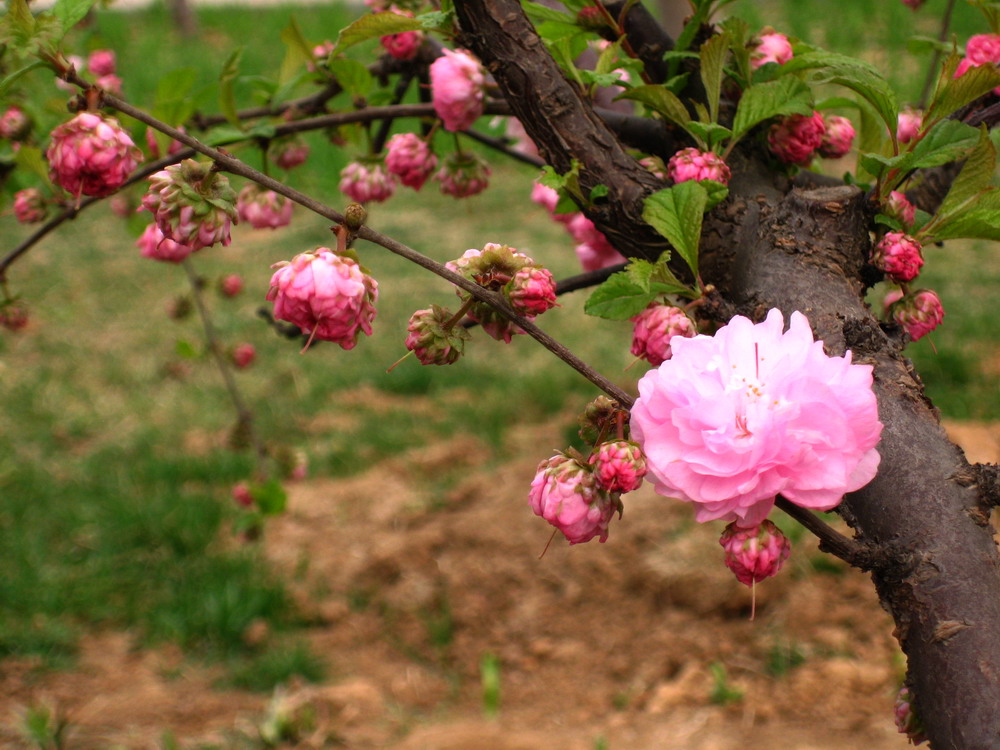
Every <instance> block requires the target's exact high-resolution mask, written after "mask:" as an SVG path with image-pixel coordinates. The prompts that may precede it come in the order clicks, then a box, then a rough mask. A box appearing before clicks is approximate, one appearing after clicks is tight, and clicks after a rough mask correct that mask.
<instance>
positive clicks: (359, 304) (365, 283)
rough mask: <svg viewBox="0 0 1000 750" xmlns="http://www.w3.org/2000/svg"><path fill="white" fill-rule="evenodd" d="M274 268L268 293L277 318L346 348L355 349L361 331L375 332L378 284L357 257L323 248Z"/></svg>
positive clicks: (318, 337)
mask: <svg viewBox="0 0 1000 750" xmlns="http://www.w3.org/2000/svg"><path fill="white" fill-rule="evenodd" d="M274 267H277V270H276V271H275V273H274V276H272V277H271V288H270V290H269V291H268V293H267V298H268V299H269V300H273V301H274V317H275V318H277V319H278V320H287V321H288V322H289V323H294V324H295V325H297V326H298V327H299V328H300V329H301V330H302V333H308V334H310V335H311V336H312V337H314V338H317V339H322V340H323V341H333V342H334V343H337V344H340V347H341V348H342V349H353V348H354V346H355V345H356V344H357V342H358V335H359V334H360V333H361V332H364V333H365V334H366V335H368V336H371V333H372V321H373V320H374V319H375V302H376V300H377V299H378V283H377V282H376V281H375V279H373V278H372V277H371V276H369V275H368V274H366V273H365V272H364V271H362V270H361V267H360V266H359V265H358V263H357V261H355V260H353V259H352V258H348V257H344V256H340V255H337V254H336V253H334V252H332V251H331V250H330V249H329V248H326V247H320V248H317V249H316V250H314V251H313V252H309V253H300V254H299V255H296V256H295V257H294V258H292V260H291V262H290V263H289V262H283V263H279V264H276V265H275V266H274Z"/></svg>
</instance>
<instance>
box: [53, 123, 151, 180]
mask: <svg viewBox="0 0 1000 750" xmlns="http://www.w3.org/2000/svg"><path fill="white" fill-rule="evenodd" d="M45 156H46V158H47V159H48V160H49V167H50V169H49V178H50V179H51V180H52V181H53V182H55V183H56V184H57V185H59V186H60V187H62V188H63V189H64V190H66V191H67V192H68V193H70V194H71V195H73V196H79V195H81V194H82V195H93V196H98V197H103V196H105V195H110V194H111V193H113V192H115V190H117V189H118V188H120V187H121V186H122V185H123V184H124V183H125V181H126V180H127V179H128V176H129V175H130V174H131V173H132V170H134V169H135V168H136V165H138V164H139V162H140V161H142V152H141V151H140V150H139V149H138V148H136V145H135V144H134V143H133V142H132V139H131V138H130V137H129V135H128V133H126V132H125V131H124V130H123V129H122V126H121V125H120V124H119V123H118V120H116V119H115V118H113V117H107V116H104V115H98V114H94V113H92V112H81V113H80V114H78V115H77V116H76V117H74V118H73V119H72V120H70V121H69V122H64V123H63V124H62V125H59V126H57V127H56V128H55V130H53V131H52V142H51V143H50V144H49V148H48V151H46V152H45Z"/></svg>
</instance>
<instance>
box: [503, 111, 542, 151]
mask: <svg viewBox="0 0 1000 750" xmlns="http://www.w3.org/2000/svg"><path fill="white" fill-rule="evenodd" d="M506 128H507V138H510V139H513V140H514V145H513V146H512V147H511V148H513V149H514V151H517V152H518V153H519V154H524V155H525V156H538V155H539V154H538V146H536V145H535V142H534V141H533V140H531V136H529V135H528V131H527V130H525V129H524V123H522V122H521V121H520V120H518V119H517V118H516V117H514V116H513V115H512V116H510V117H508V118H507V125H506Z"/></svg>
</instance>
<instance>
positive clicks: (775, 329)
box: [631, 310, 882, 528]
mask: <svg viewBox="0 0 1000 750" xmlns="http://www.w3.org/2000/svg"><path fill="white" fill-rule="evenodd" d="M783 329H784V319H783V317H782V314H781V312H780V311H779V310H771V311H770V312H769V313H768V315H767V320H765V321H764V322H763V323H759V324H757V325H754V324H753V323H751V322H750V321H749V320H748V319H746V318H744V317H742V316H736V317H734V318H733V319H732V320H731V321H730V322H729V324H728V325H726V326H723V327H722V328H720V329H719V330H718V332H717V333H716V334H715V336H714V337H713V336H695V337H694V338H690V339H685V338H679V339H675V340H674V341H673V342H671V343H672V349H673V356H672V357H671V358H670V359H669V360H667V361H666V362H664V363H663V364H662V365H660V366H659V367H658V368H657V369H655V370H650V371H649V372H648V373H646V375H644V376H643V378H642V379H641V380H640V381H639V398H638V400H637V401H636V402H635V405H634V406H633V408H632V419H631V427H632V438H633V439H634V440H635V441H636V442H637V443H639V445H640V446H641V447H642V450H643V453H645V454H646V461H647V463H648V465H649V473H650V476H651V477H652V481H653V485H654V487H655V489H656V491H657V492H658V493H659V494H661V495H664V496H665V497H676V498H679V499H680V500H683V501H685V502H689V503H693V504H694V505H695V518H696V519H697V520H698V521H701V522H704V521H712V520H716V519H723V520H727V521H736V522H737V523H738V524H739V525H740V526H742V527H743V528H749V527H752V526H756V525H757V524H759V523H760V522H761V521H763V520H764V519H765V518H766V517H767V514H768V513H769V512H770V510H771V507H772V506H773V505H774V500H775V497H776V496H777V495H778V494H779V493H780V494H782V495H784V496H785V497H786V498H788V499H789V500H791V501H792V502H793V503H796V504H797V505H801V506H802V507H805V508H813V509H816V510H830V509H831V508H833V507H835V506H836V505H838V504H839V503H840V500H841V498H842V497H843V495H844V494H845V493H847V492H853V491H854V490H857V489H860V488H861V487H863V486H864V485H865V484H867V483H868V482H869V481H871V479H872V478H873V477H874V476H875V473H876V471H877V469H878V464H879V454H878V452H877V451H876V450H875V445H876V443H878V439H879V436H880V434H881V432H882V424H881V423H880V422H879V420H878V405H877V404H876V401H875V394H874V393H873V392H872V368H871V366H870V365H854V364H851V355H850V352H848V353H847V354H845V355H844V356H843V357H828V356H827V355H826V354H824V352H823V342H821V341H814V340H813V335H812V331H811V330H810V328H809V321H808V320H806V318H805V316H804V315H802V314H801V313H799V312H795V313H793V314H792V316H791V325H790V327H789V329H788V331H787V332H784V330H783Z"/></svg>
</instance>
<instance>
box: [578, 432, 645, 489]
mask: <svg viewBox="0 0 1000 750" xmlns="http://www.w3.org/2000/svg"><path fill="white" fill-rule="evenodd" d="M590 464H591V466H593V470H594V477H595V478H596V479H597V483H598V485H600V486H601V488H602V489H604V490H606V491H608V492H619V493H620V492H632V491H633V490H637V489H639V487H641V486H642V478H643V477H644V476H646V457H645V456H644V455H642V449H641V448H640V447H639V445H638V444H637V443H634V442H632V441H631V440H609V441H607V442H604V443H600V444H598V445H597V446H595V447H594V452H593V453H592V454H591V456H590Z"/></svg>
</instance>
